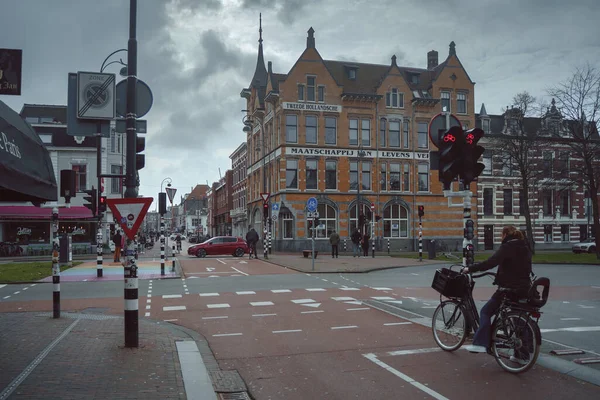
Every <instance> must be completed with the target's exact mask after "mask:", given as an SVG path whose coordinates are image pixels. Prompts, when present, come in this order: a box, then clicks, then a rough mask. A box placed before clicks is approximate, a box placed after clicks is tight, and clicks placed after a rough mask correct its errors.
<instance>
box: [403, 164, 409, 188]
mask: <svg viewBox="0 0 600 400" xmlns="http://www.w3.org/2000/svg"><path fill="white" fill-rule="evenodd" d="M409 183H410V165H409V164H404V181H403V183H402V190H403V191H405V192H410V186H409Z"/></svg>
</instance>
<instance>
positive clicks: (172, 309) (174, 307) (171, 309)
mask: <svg viewBox="0 0 600 400" xmlns="http://www.w3.org/2000/svg"><path fill="white" fill-rule="evenodd" d="M184 310H186V307H185V306H169V307H163V311H184Z"/></svg>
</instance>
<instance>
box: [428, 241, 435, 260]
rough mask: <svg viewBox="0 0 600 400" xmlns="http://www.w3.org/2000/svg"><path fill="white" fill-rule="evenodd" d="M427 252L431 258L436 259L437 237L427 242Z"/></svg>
mask: <svg viewBox="0 0 600 400" xmlns="http://www.w3.org/2000/svg"><path fill="white" fill-rule="evenodd" d="M427 252H428V256H429V259H430V260H434V259H435V257H436V254H435V239H431V240H429V241H428V242H427Z"/></svg>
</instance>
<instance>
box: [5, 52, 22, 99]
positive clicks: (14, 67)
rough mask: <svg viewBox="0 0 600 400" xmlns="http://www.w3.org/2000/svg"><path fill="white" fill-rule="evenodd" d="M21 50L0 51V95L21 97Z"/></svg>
mask: <svg viewBox="0 0 600 400" xmlns="http://www.w3.org/2000/svg"><path fill="white" fill-rule="evenodd" d="M22 71H23V50H21V49H0V95H2V94H5V95H13V96H20V95H21V77H22Z"/></svg>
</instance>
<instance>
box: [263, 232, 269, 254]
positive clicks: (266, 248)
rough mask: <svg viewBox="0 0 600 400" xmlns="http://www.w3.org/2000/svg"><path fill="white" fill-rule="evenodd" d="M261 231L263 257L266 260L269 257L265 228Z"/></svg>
mask: <svg viewBox="0 0 600 400" xmlns="http://www.w3.org/2000/svg"><path fill="white" fill-rule="evenodd" d="M263 233H264V235H263V257H264V258H265V260H266V259H268V258H269V254H268V251H269V246H268V245H267V230H266V229H265V231H264V232H263Z"/></svg>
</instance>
